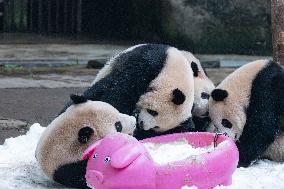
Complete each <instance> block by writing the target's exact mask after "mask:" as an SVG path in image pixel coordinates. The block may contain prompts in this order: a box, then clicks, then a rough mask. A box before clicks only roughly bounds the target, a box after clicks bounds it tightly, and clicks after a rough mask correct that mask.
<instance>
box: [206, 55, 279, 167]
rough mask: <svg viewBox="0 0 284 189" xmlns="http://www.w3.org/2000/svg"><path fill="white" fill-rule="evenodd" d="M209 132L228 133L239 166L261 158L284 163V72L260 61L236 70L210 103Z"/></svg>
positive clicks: (267, 62) (271, 64)
mask: <svg viewBox="0 0 284 189" xmlns="http://www.w3.org/2000/svg"><path fill="white" fill-rule="evenodd" d="M209 114H210V118H211V120H212V125H211V127H210V130H214V131H217V132H225V133H227V134H228V135H229V136H230V137H231V138H233V139H234V140H235V141H236V143H237V146H238V149H239V152H240V161H239V166H244V167H246V166H249V165H250V164H251V163H253V162H254V161H255V160H257V159H258V158H269V159H271V160H276V161H280V160H281V161H282V160H284V137H283V136H284V135H283V128H284V127H283V126H284V122H283V121H284V71H283V69H282V67H281V66H280V65H278V64H276V63H274V62H272V61H268V60H258V61H254V62H251V63H249V64H247V65H244V66H242V67H241V68H239V69H237V70H235V71H234V72H233V73H232V74H230V75H229V76H228V77H227V78H225V80H224V81H222V82H221V83H220V84H219V85H218V86H217V87H216V89H215V90H213V91H212V93H211V97H210V100H209Z"/></svg>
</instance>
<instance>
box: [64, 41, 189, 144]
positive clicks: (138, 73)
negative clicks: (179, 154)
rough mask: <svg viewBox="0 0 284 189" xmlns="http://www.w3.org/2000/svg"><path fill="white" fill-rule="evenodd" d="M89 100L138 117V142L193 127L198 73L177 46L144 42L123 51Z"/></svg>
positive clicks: (105, 70)
mask: <svg viewBox="0 0 284 189" xmlns="http://www.w3.org/2000/svg"><path fill="white" fill-rule="evenodd" d="M83 96H84V97H85V98H87V99H89V100H95V101H104V102H107V103H109V104H111V105H112V106H114V107H115V108H117V109H118V110H119V111H120V112H121V113H125V114H128V115H136V117H137V123H138V129H137V130H136V132H135V135H134V136H135V137H136V138H137V139H144V138H148V137H152V136H157V135H161V134H167V133H175V132H186V131H191V130H192V128H193V124H192V120H191V110H192V106H193V101H194V80H193V72H192V69H191V66H190V64H189V63H188V61H187V59H186V58H185V57H184V56H183V54H182V52H181V51H179V50H178V49H176V48H174V47H171V46H167V45H161V44H142V45H137V46H134V47H131V48H129V49H127V50H125V51H123V52H121V53H119V54H118V55H116V56H115V57H113V58H112V59H111V60H110V61H108V62H107V63H106V65H105V66H104V68H102V70H101V71H100V72H99V73H98V75H97V77H96V78H95V80H94V82H93V84H92V86H91V87H90V88H89V89H87V90H86V91H85V92H84V94H83ZM67 106H68V105H67Z"/></svg>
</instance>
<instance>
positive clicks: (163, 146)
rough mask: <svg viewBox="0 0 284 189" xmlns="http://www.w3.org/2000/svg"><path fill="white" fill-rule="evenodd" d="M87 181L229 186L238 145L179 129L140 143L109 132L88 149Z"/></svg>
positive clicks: (100, 186) (142, 188)
mask: <svg viewBox="0 0 284 189" xmlns="http://www.w3.org/2000/svg"><path fill="white" fill-rule="evenodd" d="M87 158H89V160H88V164H87V168H86V169H87V170H86V180H87V184H88V186H89V187H91V188H96V189H132V188H133V189H158V188H163V189H178V188H181V187H182V186H196V187H198V188H199V189H207V188H213V187H214V186H217V185H225V186H226V185H230V184H231V181H232V174H233V172H234V171H235V169H236V168H237V164H238V160H239V153H238V150H237V147H236V145H235V143H234V142H233V141H232V140H231V139H229V138H228V137H226V136H224V135H216V134H213V133H205V132H204V133H201V132H200V133H198V132H197V133H178V134H171V135H163V136H158V137H153V138H148V139H145V140H142V141H138V140H136V139H135V138H134V137H131V136H128V135H126V134H121V133H116V134H111V135H108V136H106V137H105V138H103V139H101V140H100V141H98V142H96V143H95V144H93V145H91V146H89V147H88V149H87V150H86V151H85V152H84V154H83V157H82V159H87Z"/></svg>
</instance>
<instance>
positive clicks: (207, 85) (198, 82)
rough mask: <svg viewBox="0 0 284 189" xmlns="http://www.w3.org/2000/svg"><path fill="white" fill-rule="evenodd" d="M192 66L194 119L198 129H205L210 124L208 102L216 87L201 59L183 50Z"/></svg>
mask: <svg viewBox="0 0 284 189" xmlns="http://www.w3.org/2000/svg"><path fill="white" fill-rule="evenodd" d="M182 53H183V55H184V56H185V57H186V59H187V60H188V62H189V63H190V66H191V68H192V72H193V76H194V103H193V108H192V120H193V122H194V125H195V130H196V131H205V130H206V128H207V127H208V126H209V124H210V118H209V108H208V102H209V97H210V94H211V92H212V91H213V90H214V89H215V86H214V84H213V82H212V81H211V80H210V79H209V77H208V75H207V73H206V71H205V69H204V68H203V67H202V65H201V63H200V61H199V60H198V59H197V58H196V57H195V56H194V55H193V54H192V53H190V52H188V51H182Z"/></svg>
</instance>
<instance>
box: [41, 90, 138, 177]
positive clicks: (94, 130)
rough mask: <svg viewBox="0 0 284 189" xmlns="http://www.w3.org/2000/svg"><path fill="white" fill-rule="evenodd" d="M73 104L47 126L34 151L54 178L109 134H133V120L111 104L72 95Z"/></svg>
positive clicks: (134, 123)
mask: <svg viewBox="0 0 284 189" xmlns="http://www.w3.org/2000/svg"><path fill="white" fill-rule="evenodd" d="M71 99H72V101H73V102H74V105H72V106H70V107H69V108H68V109H67V110H66V111H65V112H64V113H62V114H61V115H59V116H58V117H57V118H56V119H55V120H54V121H52V122H51V124H50V125H49V126H48V127H47V129H46V131H45V132H44V133H43V135H42V136H41V138H40V140H39V143H38V145H37V149H36V158H37V160H38V162H39V163H40V165H41V167H42V170H43V171H44V173H45V174H46V175H47V176H49V177H50V178H53V174H54V172H55V171H56V170H57V169H58V168H59V167H61V166H63V165H65V164H67V163H71V162H76V161H78V160H80V157H81V155H82V153H83V152H84V150H85V149H86V148H87V147H88V146H89V145H90V144H92V143H94V142H95V141H97V140H99V139H101V138H103V137H104V136H106V135H107V134H109V133H115V132H123V133H127V134H133V132H134V130H135V128H136V119H135V117H132V116H128V115H125V114H121V113H119V112H118V110H117V109H115V108H114V107H113V106H111V105H110V104H107V103H104V102H99V101H87V100H86V99H84V97H83V96H78V95H72V96H71Z"/></svg>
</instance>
